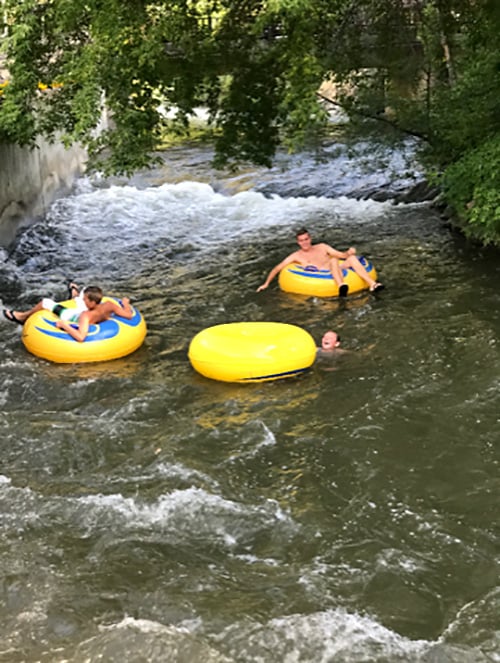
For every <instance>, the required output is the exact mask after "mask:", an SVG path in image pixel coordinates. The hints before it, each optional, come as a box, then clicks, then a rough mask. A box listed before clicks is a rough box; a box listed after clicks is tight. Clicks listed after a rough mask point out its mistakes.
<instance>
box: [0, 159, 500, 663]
mask: <svg viewBox="0 0 500 663" xmlns="http://www.w3.org/2000/svg"><path fill="white" fill-rule="evenodd" d="M365 147H366V146H365ZM407 147H408V146H407ZM368 153H369V156H367V152H366V150H360V151H359V152H356V150H354V151H353V150H347V149H343V148H342V147H339V146H332V147H331V148H329V149H325V151H324V153H323V154H322V155H321V159H320V160H319V161H318V159H317V158H313V157H312V156H310V155H301V156H300V157H295V158H287V157H284V156H283V157H282V158H281V160H278V161H277V163H276V166H275V167H274V168H273V169H272V170H269V171H260V170H255V169H250V168H249V169H248V170H246V171H239V172H238V173H234V174H230V173H226V174H219V173H216V172H214V171H212V170H211V168H210V166H209V165H208V158H209V155H208V153H207V152H206V151H204V150H203V149H202V148H192V149H188V148H184V149H182V150H173V151H172V152H170V153H168V154H166V155H164V164H163V166H159V167H158V168H156V169H155V170H153V171H151V172H149V173H142V174H139V175H137V176H135V177H134V178H132V179H130V180H126V181H125V180H118V179H116V180H113V181H110V180H108V181H106V180H102V179H99V178H94V179H84V180H81V181H80V182H79V183H78V186H77V188H76V189H75V191H74V193H73V194H72V195H71V196H68V197H66V198H64V199H61V200H59V201H57V202H56V203H54V204H53V205H52V206H51V208H50V209H49V210H48V213H47V214H46V216H45V217H44V218H43V219H41V220H40V221H38V222H37V223H35V224H33V225H31V226H30V227H29V228H27V229H24V230H23V231H22V232H20V233H19V235H18V237H17V239H16V241H15V242H14V244H13V245H12V246H10V247H9V248H8V249H0V297H1V300H2V301H1V304H2V305H3V306H5V307H11V308H12V307H13V308H17V309H21V308H25V307H28V306H31V305H32V304H34V303H35V302H36V301H37V300H38V299H39V298H40V297H41V296H44V295H50V296H53V297H54V298H56V299H58V298H59V299H63V298H66V290H65V281H66V280H67V279H68V278H71V279H74V280H76V281H77V282H79V283H87V284H89V283H91V282H96V283H98V284H101V285H102V286H103V288H104V289H105V291H106V292H109V293H110V294H116V295H120V296H124V295H128V296H130V297H131V299H132V301H133V303H134V304H135V305H136V306H137V307H138V308H139V309H140V311H141V312H142V313H143V314H144V316H145V319H146V321H147V324H148V335H147V338H146V341H145V343H144V345H143V347H142V348H140V349H139V350H138V351H137V352H135V353H134V354H132V355H130V356H129V357H126V358H124V359H120V360H117V361H113V362H107V363H102V364H88V365H56V364H51V363H49V362H46V361H45V360H42V359H39V358H37V357H34V356H32V355H30V354H29V353H27V351H26V350H25V349H24V347H23V346H22V343H21V339H20V328H19V327H17V326H16V325H13V324H10V323H8V322H7V321H5V320H4V319H3V318H2V320H3V322H1V323H0V325H1V330H2V344H1V345H2V360H1V374H0V405H1V412H0V450H1V455H0V458H1V461H0V463H1V464H0V532H1V539H0V548H1V559H2V571H1V576H0V660H1V661H6V662H8V663H17V662H21V661H26V662H30V663H31V662H35V661H42V662H59V663H62V662H63V661H70V662H72V663H82V662H84V661H91V662H93V661H120V663H124V662H127V663H128V662H142V661H153V662H157V661H161V662H163V661H173V662H176V663H202V662H203V663H207V662H212V661H213V662H217V663H226V662H233V663H276V662H283V663H295V662H296V663H298V662H299V661H300V662H301V663H327V662H328V663H329V662H333V663H336V662H339V663H344V662H345V663H361V662H366V663H374V662H375V663H376V662H379V663H385V662H388V663H393V662H394V663H395V662H401V663H403V662H405V663H406V662H425V663H431V662H432V663H441V662H445V663H447V662H458V663H462V662H463V663H478V662H483V661H484V662H491V661H500V622H499V614H500V589H499V562H500V549H499V516H498V513H499V509H498V502H499V499H498V498H499V494H500V478H499V476H500V475H499V460H500V456H499V445H498V440H499V430H500V407H499V405H500V397H499V387H500V347H499V339H500V292H499V290H498V282H499V278H500V264H499V262H498V254H496V253H495V252H493V251H488V250H484V249H479V248H477V247H475V246H472V245H470V244H468V243H467V242H466V241H465V240H463V239H462V238H461V237H458V236H456V235H455V234H454V233H453V232H452V231H451V230H450V228H449V227H448V226H447V225H446V224H444V223H443V221H442V220H441V219H440V218H439V216H438V214H437V213H436V212H435V211H434V210H433V209H432V207H431V206H430V205H429V204H427V203H413V204H403V203H395V202H394V200H393V199H391V197H393V196H395V195H397V194H398V193H400V192H401V191H403V190H404V189H405V188H408V186H409V185H410V184H411V182H412V178H414V177H415V176H417V178H418V176H419V175H418V172H417V171H416V167H415V161H414V159H413V157H412V153H411V146H410V148H409V152H408V151H405V150H404V149H402V150H401V151H398V150H393V151H391V152H390V153H387V152H385V151H384V148H381V150H380V151H377V150H376V149H375V147H374V148H373V149H371V150H369V152H368ZM408 159H409V161H408ZM408 173H410V174H408ZM377 191H379V192H380V191H384V197H388V198H389V199H388V200H386V201H385V202H377V200H380V196H377V195H375V194H374V193H373V192H377ZM372 194H373V195H372ZM300 226H306V227H307V228H309V230H310V232H311V234H312V235H313V238H314V239H315V240H316V241H326V242H328V243H329V244H331V245H333V246H335V247H337V248H340V249H345V248H347V247H348V246H356V247H357V250H358V253H359V254H364V255H366V256H367V257H368V258H370V259H371V260H372V261H373V263H374V264H375V266H376V268H377V270H378V273H379V280H381V281H382V282H383V283H384V284H385V286H386V289H385V290H384V291H383V292H382V293H381V294H380V295H377V296H372V295H369V294H366V293H364V294H361V295H359V296H352V297H348V298H347V300H345V301H339V300H336V299H333V300H320V299H318V298H314V297H310V298H307V297H302V296H295V295H290V294H286V293H283V292H281V291H280V290H279V288H278V286H277V283H276V282H274V283H273V284H272V286H271V287H270V288H269V289H268V290H267V291H264V292H262V293H256V292H255V290H256V288H257V286H258V285H260V284H261V283H262V281H263V280H264V278H265V276H266V274H267V273H268V271H269V270H270V269H271V267H272V266H273V265H275V264H276V263H277V262H279V261H280V260H281V259H282V258H283V257H284V256H285V255H286V254H288V253H289V252H291V251H292V250H294V249H295V244H294V231H295V229H296V228H297V227H300ZM244 320H273V321H278V322H289V323H293V324H297V325H299V326H301V327H303V328H305V329H307V330H308V331H309V332H310V333H311V334H312V335H313V336H314V338H315V339H316V340H317V341H318V342H319V339H320V338H321V335H322V334H323V332H324V331H326V330H327V329H329V328H332V329H335V330H337V331H338V332H339V333H340V334H341V336H342V340H343V344H342V345H343V346H344V348H345V349H346V350H347V352H345V353H344V354H342V355H341V356H338V357H336V358H334V359H328V360H326V359H324V358H322V359H319V360H318V361H317V362H315V364H314V365H313V367H312V369H311V370H310V371H309V372H307V373H306V374H304V375H302V376H301V377H299V378H295V379H289V380H282V381H276V382H269V383H261V384H247V385H237V384H226V383H221V382H216V381H212V380H208V379H205V378H203V377H201V376H200V375H198V374H197V373H195V372H194V370H193V369H192V368H191V366H190V364H189V361H188V359H187V349H188V345H189V341H190V340H191V338H192V337H193V336H194V335H195V334H196V333H197V332H198V331H200V330H201V329H203V328H205V327H207V326H210V325H215V324H219V323H223V322H233V321H244Z"/></svg>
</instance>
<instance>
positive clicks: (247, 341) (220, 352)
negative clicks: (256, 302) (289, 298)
mask: <svg viewBox="0 0 500 663" xmlns="http://www.w3.org/2000/svg"><path fill="white" fill-rule="evenodd" d="M188 356H189V360H190V362H191V365H192V366H193V368H194V369H195V370H196V371H198V373H201V375H204V376H205V377H207V378H212V379H213V380H221V381H222V382H263V381H265V380H278V379H280V378H288V377H293V376H295V375H299V374H300V373H303V372H304V371H306V370H307V369H308V368H309V367H310V366H311V365H312V364H313V362H314V359H315V357H316V344H315V342H314V339H313V338H312V336H311V335H310V334H309V333H308V332H306V331H305V330H304V329H302V328H301V327H296V326H295V325H289V324H285V323H281V322H232V323H228V324H223V325H216V326H215V327H208V328H207V329H204V330H202V331H201V332H199V333H198V334H196V336H195V337H194V338H193V340H192V341H191V343H190V345H189V352H188Z"/></svg>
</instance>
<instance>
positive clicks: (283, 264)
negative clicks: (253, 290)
mask: <svg viewBox="0 0 500 663" xmlns="http://www.w3.org/2000/svg"><path fill="white" fill-rule="evenodd" d="M297 253H298V252H297V251H294V252H293V253H290V255H289V256H287V257H286V258H285V259H284V260H282V261H281V262H280V263H279V265H276V266H275V267H273V268H272V269H271V271H270V272H269V274H268V275H267V279H266V280H265V281H264V283H263V284H262V285H260V286H259V287H258V288H257V292H260V291H261V290H265V289H266V288H267V287H268V286H269V284H270V283H271V281H272V280H273V279H274V277H275V276H276V275H277V274H279V273H280V272H281V270H282V269H283V267H286V266H287V265H290V264H291V263H292V262H297V261H298V258H297Z"/></svg>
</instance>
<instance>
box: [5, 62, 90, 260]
mask: <svg viewBox="0 0 500 663" xmlns="http://www.w3.org/2000/svg"><path fill="white" fill-rule="evenodd" d="M7 80H8V71H7V69H6V67H5V61H4V58H1V57H0V83H1V82H5V81H7ZM0 103H1V102H0ZM86 158H87V155H86V152H85V150H84V149H83V148H82V147H80V146H78V145H73V146H71V147H70V148H69V149H66V148H65V147H64V146H63V145H62V143H60V142H54V143H49V142H47V141H45V140H44V139H43V138H39V139H38V141H37V144H36V146H35V147H33V148H28V147H19V146H17V145H11V144H5V143H4V144H2V143H0V247H1V246H4V247H5V246H7V245H8V244H10V243H11V242H12V240H13V239H14V237H15V235H16V232H17V231H18V230H19V229H20V228H21V227H22V226H26V225H28V224H29V223H30V222H32V221H33V220H35V219H37V218H39V217H40V216H42V215H43V214H44V213H45V212H46V211H47V209H48V207H49V205H50V203H51V202H52V201H53V200H55V198H57V197H59V196H64V195H66V194H67V193H68V192H69V190H70V189H71V187H72V185H73V183H74V181H75V179H76V178H77V177H79V176H80V175H81V174H82V173H83V171H84V170H85V162H86Z"/></svg>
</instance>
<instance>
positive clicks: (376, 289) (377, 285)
mask: <svg viewBox="0 0 500 663" xmlns="http://www.w3.org/2000/svg"><path fill="white" fill-rule="evenodd" d="M384 288H385V285H382V283H373V285H371V286H370V292H380V291H381V290H383V289H384Z"/></svg>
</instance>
